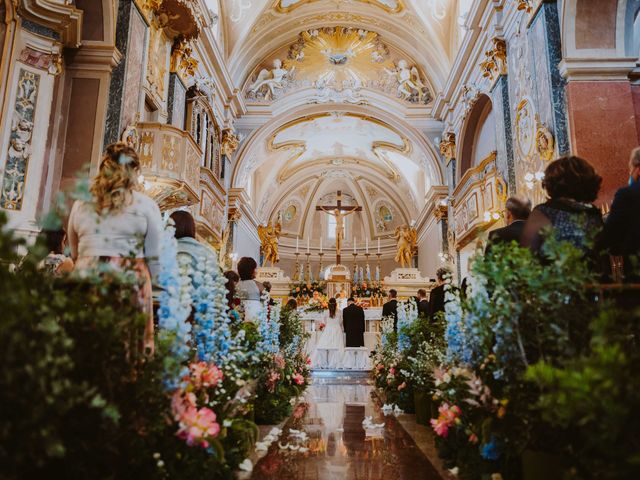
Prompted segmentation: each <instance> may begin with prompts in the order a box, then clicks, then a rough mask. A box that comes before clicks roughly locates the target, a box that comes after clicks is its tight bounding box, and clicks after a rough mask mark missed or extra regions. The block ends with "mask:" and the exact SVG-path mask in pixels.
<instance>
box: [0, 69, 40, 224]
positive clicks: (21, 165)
mask: <svg viewBox="0 0 640 480" xmlns="http://www.w3.org/2000/svg"><path fill="white" fill-rule="evenodd" d="M39 88H40V75H38V74H36V73H33V72H30V71H29V70H25V69H23V68H21V69H20V73H19V75H18V88H17V93H16V99H15V104H14V111H13V120H12V125H11V134H10V136H9V146H8V152H7V160H6V163H5V166H4V175H3V178H2V187H1V188H2V190H1V192H0V208H4V209H5V210H14V211H15V210H21V209H22V201H23V199H24V194H25V188H26V183H27V173H28V169H29V161H30V160H31V139H32V135H33V126H34V122H35V110H36V103H37V100H38V93H39Z"/></svg>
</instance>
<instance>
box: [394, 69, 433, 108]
mask: <svg viewBox="0 0 640 480" xmlns="http://www.w3.org/2000/svg"><path fill="white" fill-rule="evenodd" d="M385 71H386V72H387V74H388V75H389V76H392V77H394V78H395V79H396V81H397V82H398V93H399V94H400V95H401V96H402V98H404V99H405V100H410V99H411V98H413V97H415V96H417V98H418V103H423V100H424V98H425V96H426V93H425V90H426V89H427V86H426V85H425V84H424V83H422V80H421V79H420V72H418V69H417V68H416V67H415V66H413V67H411V68H409V64H408V63H407V61H406V60H400V61H399V62H398V66H397V67H396V68H395V69H393V70H389V69H388V68H385Z"/></svg>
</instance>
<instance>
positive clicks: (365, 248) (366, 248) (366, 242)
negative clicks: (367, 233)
mask: <svg viewBox="0 0 640 480" xmlns="http://www.w3.org/2000/svg"><path fill="white" fill-rule="evenodd" d="M364 253H367V254H368V253H369V239H368V238H365V239H364Z"/></svg>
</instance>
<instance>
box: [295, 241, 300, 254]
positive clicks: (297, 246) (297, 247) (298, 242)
mask: <svg viewBox="0 0 640 480" xmlns="http://www.w3.org/2000/svg"><path fill="white" fill-rule="evenodd" d="M299 244H300V237H296V253H300V245H299Z"/></svg>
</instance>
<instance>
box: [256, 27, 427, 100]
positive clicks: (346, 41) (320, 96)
mask: <svg viewBox="0 0 640 480" xmlns="http://www.w3.org/2000/svg"><path fill="white" fill-rule="evenodd" d="M275 55H280V57H284V56H286V59H285V60H284V61H282V60H281V59H280V58H277V57H276V58H273V59H272V60H269V59H266V60H265V63H263V65H265V66H264V67H259V70H258V71H257V72H258V73H256V74H254V75H253V76H252V77H251V82H250V83H249V85H248V87H247V90H246V92H247V94H246V96H247V99H249V100H255V101H258V102H263V101H273V100H276V99H278V98H279V97H280V96H282V95H283V94H285V93H287V92H289V91H291V90H294V89H300V88H309V87H311V88H314V89H315V92H316V94H315V95H312V96H310V97H309V98H310V101H311V102H313V103H331V102H335V103H354V104H355V103H363V102H364V99H363V98H362V96H361V93H360V92H361V90H362V89H363V88H368V89H375V90H379V91H382V92H384V93H386V94H389V95H391V96H394V97H396V98H400V99H402V100H405V101H408V102H411V103H418V104H427V103H429V102H430V101H431V99H432V95H431V91H430V89H429V87H428V86H427V84H426V81H425V80H424V77H423V75H422V74H421V73H420V71H419V70H418V68H417V66H415V65H414V64H412V63H411V62H410V60H409V59H408V58H406V57H404V55H402V54H401V53H400V52H397V51H395V50H392V49H391V48H390V47H389V46H388V45H387V44H386V43H385V42H383V41H382V39H381V38H380V36H379V35H378V34H377V33H375V32H372V31H369V30H364V29H357V28H351V27H327V28H322V29H312V30H307V31H304V32H302V33H300V34H299V36H298V39H297V40H296V42H295V43H293V44H292V45H290V46H289V47H288V48H287V49H286V50H282V51H279V52H277V53H276V54H275ZM268 67H271V68H268Z"/></svg>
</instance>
